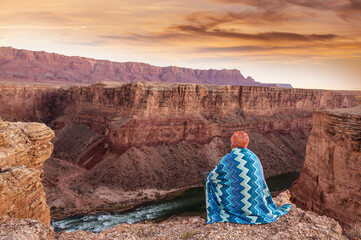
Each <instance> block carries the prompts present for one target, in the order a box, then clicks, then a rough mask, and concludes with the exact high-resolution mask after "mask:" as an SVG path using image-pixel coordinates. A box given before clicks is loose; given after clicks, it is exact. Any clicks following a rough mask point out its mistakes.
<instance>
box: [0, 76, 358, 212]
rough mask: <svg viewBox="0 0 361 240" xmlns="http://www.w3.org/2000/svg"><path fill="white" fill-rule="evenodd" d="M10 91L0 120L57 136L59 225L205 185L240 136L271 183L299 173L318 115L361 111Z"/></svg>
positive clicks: (217, 90) (190, 92)
mask: <svg viewBox="0 0 361 240" xmlns="http://www.w3.org/2000/svg"><path fill="white" fill-rule="evenodd" d="M3 86H4V87H3V88H2V89H3V91H2V94H1V95H0V96H1V97H0V104H4V106H6V108H3V109H0V116H6V118H12V119H13V118H17V119H22V120H32V119H33V118H34V117H35V118H36V119H38V120H39V121H43V122H46V123H48V124H49V125H50V126H51V127H52V128H53V129H54V130H55V131H56V137H55V139H54V140H53V143H54V146H55V147H54V154H53V157H52V158H50V159H49V160H48V161H46V163H45V189H46V191H47V197H48V203H49V205H50V207H52V208H51V209H52V213H53V214H54V216H57V217H61V215H68V214H75V213H78V212H93V211H102V210H107V209H110V208H111V209H122V208H124V207H129V205H132V204H138V203H142V202H146V201H150V200H154V199H156V198H157V196H158V197H159V194H161V195H162V194H166V193H167V192H168V191H174V190H176V189H180V188H186V187H190V186H195V185H199V184H201V181H202V180H201V174H202V173H203V172H205V171H209V170H211V169H212V168H213V167H214V166H215V165H216V164H217V163H218V162H219V160H220V159H221V157H222V156H224V155H225V154H226V153H227V152H228V151H229V150H230V144H229V138H230V136H231V135H232V133H233V132H235V131H236V130H240V129H242V130H245V131H246V132H248V133H249V135H250V137H251V141H250V145H249V148H250V149H251V150H253V151H254V152H255V153H256V154H257V155H258V156H259V157H260V159H261V161H262V164H263V167H264V171H265V176H266V177H270V176H275V175H278V174H281V173H287V172H292V171H300V170H301V167H302V165H303V160H304V155H305V146H306V143H307V138H308V134H309V131H310V130H311V127H312V119H311V116H312V110H314V109H328V108H342V107H349V106H355V105H356V104H357V100H356V96H358V95H360V93H359V92H351V91H345V92H342V91H323V90H305V89H284V88H269V87H254V86H216V85H196V84H171V83H147V82H133V83H123V84H108V85H105V84H96V85H92V86H82V87H80V86H73V87H68V88H64V87H62V88H58V87H53V86H30V87H27V88H24V87H22V86H14V85H3ZM0 89H1V88H0ZM22 94H26V96H27V100H26V101H25V100H22V99H21V95H22ZM13 99H17V100H16V101H15V100H13ZM26 102H27V103H26ZM22 105H23V107H22V108H21V106H22ZM19 108H21V109H20V110H19V113H18V112H17V111H16V109H19ZM34 114H35V116H34ZM4 118H5V117H4ZM59 169H61V171H59Z"/></svg>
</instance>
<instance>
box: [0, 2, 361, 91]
mask: <svg viewBox="0 0 361 240" xmlns="http://www.w3.org/2000/svg"><path fill="white" fill-rule="evenodd" d="M0 46H11V47H14V48H21V49H28V50H37V51H38V50H40V51H47V52H56V53H60V54H64V55H69V56H83V57H92V58H96V59H108V60H111V61H119V62H128V61H135V62H145V63H149V64H152V65H156V66H170V65H173V66H179V67H189V68H194V69H224V68H226V69H238V70H240V71H241V73H242V74H243V75H244V76H245V77H247V76H251V77H252V78H254V79H255V80H256V81H259V82H264V83H290V84H292V86H293V87H297V88H318V89H345V90H361V0H177V1H176V0H62V1H59V0H51V1H50V0H32V1H29V0H16V1H13V0H11V1H10V0H0Z"/></svg>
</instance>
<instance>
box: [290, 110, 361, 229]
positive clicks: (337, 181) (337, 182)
mask: <svg viewBox="0 0 361 240" xmlns="http://www.w3.org/2000/svg"><path fill="white" fill-rule="evenodd" d="M360 173H361V106H360V105H359V106H357V107H353V108H348V109H338V110H330V111H317V112H314V113H313V128H312V131H311V135H310V137H309V140H308V143H307V150H306V159H305V163H304V166H303V169H302V172H301V176H300V178H299V179H298V180H297V181H296V182H295V183H294V185H293V186H292V201H293V202H294V203H295V204H296V205H297V206H298V207H301V208H303V209H306V210H312V211H314V212H317V213H319V214H325V215H327V216H330V217H332V218H335V219H337V220H338V221H340V222H341V223H344V224H347V225H350V224H354V223H358V224H359V223H360V222H361V207H360V204H361V186H360V183H361V174H360Z"/></svg>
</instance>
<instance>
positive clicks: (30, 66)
mask: <svg viewBox="0 0 361 240" xmlns="http://www.w3.org/2000/svg"><path fill="white" fill-rule="evenodd" d="M136 80H138V81H139V80H142V81H150V82H181V83H198V84H221V85H224V84H229V85H264V86H280V87H291V85H289V84H262V83H259V82H256V81H254V80H253V79H252V78H251V77H247V78H245V77H244V76H243V75H242V74H241V73H240V71H239V70H235V69H234V70H226V69H223V70H214V69H209V70H198V69H190V68H180V67H174V66H170V67H156V66H152V65H149V64H145V63H137V62H125V63H120V62H111V61H107V60H96V59H91V58H84V57H68V56H64V55H60V54H55V53H47V52H43V51H42V52H35V51H28V50H23V49H14V48H11V47H0V81H8V82H9V81H11V82H14V81H16V82H38V83H39V82H43V83H48V84H49V83H55V84H56V83H67V84H89V83H97V82H99V81H111V82H133V81H136Z"/></svg>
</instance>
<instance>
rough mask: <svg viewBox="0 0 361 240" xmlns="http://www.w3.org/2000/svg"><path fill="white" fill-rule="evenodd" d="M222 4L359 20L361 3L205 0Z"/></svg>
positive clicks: (344, 0) (354, 0) (347, 0)
mask: <svg viewBox="0 0 361 240" xmlns="http://www.w3.org/2000/svg"><path fill="white" fill-rule="evenodd" d="M207 1H211V2H217V3H222V4H241V5H246V6H252V7H255V8H257V9H259V10H270V9H272V10H278V11H283V10H285V8H291V7H292V6H296V7H303V8H305V9H309V10H317V11H324V10H329V11H333V12H335V13H336V14H337V15H338V16H339V17H341V18H343V19H350V18H351V17H356V18H358V19H360V15H361V1H360V0H313V1H310V0H207Z"/></svg>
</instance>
